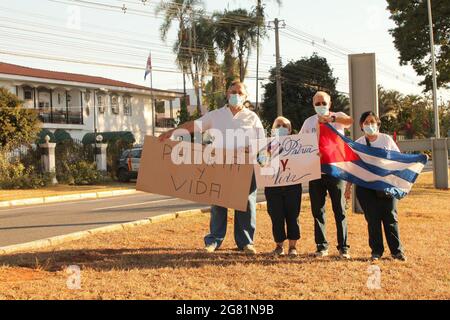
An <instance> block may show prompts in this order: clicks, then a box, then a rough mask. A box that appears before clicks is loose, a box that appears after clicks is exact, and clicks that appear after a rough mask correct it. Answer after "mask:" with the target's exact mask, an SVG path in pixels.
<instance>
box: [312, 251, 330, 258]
mask: <svg viewBox="0 0 450 320" xmlns="http://www.w3.org/2000/svg"><path fill="white" fill-rule="evenodd" d="M314 255H315V256H316V257H317V258H323V257H328V250H326V249H325V250H319V251H316V253H315V254H314Z"/></svg>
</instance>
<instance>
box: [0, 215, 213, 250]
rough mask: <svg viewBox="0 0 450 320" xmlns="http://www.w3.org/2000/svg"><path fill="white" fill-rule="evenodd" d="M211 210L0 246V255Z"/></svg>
mask: <svg viewBox="0 0 450 320" xmlns="http://www.w3.org/2000/svg"><path fill="white" fill-rule="evenodd" d="M209 211H210V208H209V207H207V208H201V209H194V210H185V211H178V212H175V213H168V214H162V215H159V216H155V217H150V218H146V219H142V220H136V221H131V222H127V223H121V224H113V225H110V226H106V227H100V228H95V229H90V230H85V231H79V232H74V233H69V234H65V235H61V236H55V237H51V238H46V239H41V240H36V241H31V242H26V243H21V244H15V245H10V246H5V247H0V256H2V255H6V254H11V253H17V252H21V251H26V250H37V249H42V248H46V247H50V246H55V245H59V244H62V243H66V242H69V241H74V240H80V239H82V238H85V237H87V236H91V235H95V234H101V233H109V232H113V231H122V230H126V229H130V228H134V227H137V226H143V225H147V224H152V223H160V222H164V221H169V220H174V219H177V218H183V217H193V216H199V215H202V214H206V213H209Z"/></svg>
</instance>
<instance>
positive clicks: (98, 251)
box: [0, 173, 450, 299]
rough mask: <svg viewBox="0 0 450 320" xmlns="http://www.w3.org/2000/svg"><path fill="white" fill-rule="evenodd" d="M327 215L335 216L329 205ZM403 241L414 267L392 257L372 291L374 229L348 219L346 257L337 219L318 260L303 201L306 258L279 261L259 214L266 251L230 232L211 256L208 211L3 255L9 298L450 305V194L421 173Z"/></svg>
mask: <svg viewBox="0 0 450 320" xmlns="http://www.w3.org/2000/svg"><path fill="white" fill-rule="evenodd" d="M327 212H328V213H331V210H330V206H329V203H328V211H327ZM399 212H400V235H401V238H402V241H403V244H404V246H405V248H406V254H407V256H408V262H406V263H404V262H399V261H394V260H392V259H391V258H390V257H389V252H386V253H385V257H384V258H383V259H382V260H381V261H379V262H378V263H377V265H376V266H378V267H379V268H380V270H381V288H380V289H369V288H368V286H367V282H368V278H369V276H370V273H369V271H370V267H371V263H370V262H369V261H368V257H369V256H370V250H369V247H368V245H367V225H366V222H365V220H364V217H363V216H362V215H358V214H350V215H349V243H350V246H351V253H352V257H353V259H352V260H350V261H342V260H339V259H337V257H336V255H337V250H336V249H335V245H336V235H335V225H334V219H333V218H332V215H331V214H329V215H328V222H329V223H328V226H327V228H328V237H329V241H330V249H331V250H330V256H329V257H327V258H322V259H317V258H314V257H313V256H312V253H313V252H314V250H315V245H314V237H313V221H312V218H311V211H310V206H309V203H308V201H304V202H303V204H302V213H301V226H302V239H301V241H300V243H299V247H298V249H299V253H300V255H299V257H297V258H294V259H293V258H287V257H283V258H274V257H272V256H271V255H269V254H268V253H269V252H270V251H271V250H272V249H273V242H272V235H271V223H270V220H269V217H268V215H267V213H266V212H264V211H260V212H258V223H257V233H256V247H257V249H258V250H259V254H258V255H256V256H246V255H244V254H242V253H240V252H237V251H235V249H234V241H233V234H232V231H233V228H232V224H231V223H232V220H233V219H232V215H230V217H229V226H230V227H229V233H228V235H227V238H226V240H225V242H224V244H223V246H222V248H221V249H220V250H219V251H217V252H216V253H214V254H210V255H208V254H205V253H203V252H202V250H201V249H202V247H203V236H204V235H205V233H206V232H207V230H208V225H209V217H208V215H204V216H199V217H190V218H188V217H186V218H180V219H177V220H173V221H168V222H163V223H159V224H153V225H147V226H142V227H138V228H134V229H130V230H127V231H123V232H115V233H109V234H103V235H98V236H92V237H89V238H86V239H84V240H80V241H74V242H71V243H67V244H64V245H61V246H57V247H53V248H47V249H43V250H41V251H37V252H28V253H21V254H11V255H8V256H0V298H3V299H450V272H449V271H450V269H449V268H450V255H449V248H450V191H448V190H435V189H433V188H432V179H431V174H430V173H425V174H423V175H421V176H420V178H419V181H418V182H417V183H416V185H415V186H414V188H413V191H412V192H411V194H410V195H409V196H408V197H406V198H405V199H404V200H402V201H400V208H399ZM69 265H78V266H80V268H81V289H79V290H71V289H68V288H67V285H66V281H67V279H68V278H67V277H68V274H67V272H66V267H67V266H69Z"/></svg>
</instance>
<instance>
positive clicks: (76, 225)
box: [0, 162, 432, 247]
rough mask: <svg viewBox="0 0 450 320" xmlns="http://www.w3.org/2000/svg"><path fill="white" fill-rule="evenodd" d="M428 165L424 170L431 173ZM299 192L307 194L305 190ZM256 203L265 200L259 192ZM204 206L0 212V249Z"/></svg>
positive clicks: (149, 198) (167, 203) (171, 203)
mask: <svg viewBox="0 0 450 320" xmlns="http://www.w3.org/2000/svg"><path fill="white" fill-rule="evenodd" d="M431 170H432V166H431V162H429V163H428V164H427V165H426V167H425V168H424V171H425V172H426V171H431ZM303 192H304V193H306V192H308V190H307V187H306V188H305V187H304V188H303ZM258 201H265V198H264V194H263V192H262V191H259V193H258ZM203 207H206V205H201V204H198V203H193V202H191V201H185V200H180V199H177V198H171V197H165V196H159V195H154V194H147V193H137V194H134V195H128V196H121V197H113V198H104V199H98V200H80V201H73V202H62V203H55V204H44V205H36V206H24V207H17V208H13V209H0V247H1V246H7V245H11V244H18V243H23V242H28V241H33V240H38V239H43V238H48V237H52V236H57V235H62V234H67V233H71V232H76V231H82V230H87V229H92V228H97V227H101V226H106V225H111V224H117V223H125V222H130V221H134V220H139V219H144V218H148V217H151V216H155V215H159V214H164V213H172V212H175V211H181V210H189V209H195V208H203Z"/></svg>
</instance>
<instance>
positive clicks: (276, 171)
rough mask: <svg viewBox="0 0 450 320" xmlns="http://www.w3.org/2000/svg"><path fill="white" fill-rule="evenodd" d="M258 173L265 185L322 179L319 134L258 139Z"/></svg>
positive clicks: (260, 186) (259, 180)
mask: <svg viewBox="0 0 450 320" xmlns="http://www.w3.org/2000/svg"><path fill="white" fill-rule="evenodd" d="M256 145H257V148H258V150H257V153H256V160H257V161H256V163H255V165H254V166H255V176H256V184H257V185H258V187H259V188H262V187H280V186H288V185H294V184H299V183H305V182H308V181H311V180H316V179H320V177H321V170H320V157H319V155H318V152H319V148H318V144H317V135H316V134H314V133H305V134H296V135H291V136H283V137H274V138H266V139H261V140H258V141H257V142H256V143H254V144H253V146H256Z"/></svg>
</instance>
